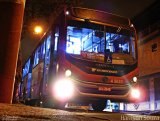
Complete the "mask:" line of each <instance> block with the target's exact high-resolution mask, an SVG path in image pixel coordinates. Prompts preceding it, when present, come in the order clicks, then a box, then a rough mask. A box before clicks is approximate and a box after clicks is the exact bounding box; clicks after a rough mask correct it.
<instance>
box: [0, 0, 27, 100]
mask: <svg viewBox="0 0 160 121" xmlns="http://www.w3.org/2000/svg"><path fill="white" fill-rule="evenodd" d="M24 6H25V0H0V103H12V97H13V88H14V81H15V75H16V65H17V59H18V51H19V46H20V37H21V30H22V22H23V15H24Z"/></svg>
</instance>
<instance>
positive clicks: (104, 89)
mask: <svg viewBox="0 0 160 121" xmlns="http://www.w3.org/2000/svg"><path fill="white" fill-rule="evenodd" d="M98 90H99V91H107V92H110V91H111V88H110V87H99V88H98Z"/></svg>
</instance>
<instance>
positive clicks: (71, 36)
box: [66, 25, 135, 60]
mask: <svg viewBox="0 0 160 121" xmlns="http://www.w3.org/2000/svg"><path fill="white" fill-rule="evenodd" d="M134 46H135V44H134V37H133V34H132V33H131V31H129V30H126V29H122V28H120V27H118V28H116V27H114V28H113V27H112V28H111V27H108V26H102V25H99V26H98V25H96V27H94V26H90V27H86V26H85V27H83V26H81V27H79V26H78V27H77V26H68V27H67V42H66V52H67V53H70V54H75V55H82V57H84V56H85V54H86V53H87V54H90V55H94V54H96V55H98V54H99V56H102V57H105V54H111V55H112V58H114V57H115V56H116V57H118V56H117V54H118V55H119V56H120V57H122V56H123V57H124V55H125V56H126V57H127V58H132V60H133V57H134V58H135V47H134ZM123 57H122V58H123ZM93 58H95V57H93ZM88 59H90V58H88ZM101 60H103V59H101Z"/></svg>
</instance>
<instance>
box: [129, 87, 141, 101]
mask: <svg viewBox="0 0 160 121" xmlns="http://www.w3.org/2000/svg"><path fill="white" fill-rule="evenodd" d="M131 96H132V98H134V99H139V98H140V96H141V95H140V90H139V89H136V88H133V89H132V90H131Z"/></svg>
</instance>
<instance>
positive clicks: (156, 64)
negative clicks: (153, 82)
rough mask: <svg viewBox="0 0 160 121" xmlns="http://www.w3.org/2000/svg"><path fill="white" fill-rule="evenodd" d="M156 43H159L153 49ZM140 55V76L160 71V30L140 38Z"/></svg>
mask: <svg viewBox="0 0 160 121" xmlns="http://www.w3.org/2000/svg"><path fill="white" fill-rule="evenodd" d="M154 44H157V50H155V51H153V50H152V46H154ZM152 51H153V52H152ZM138 55H139V69H140V76H146V75H150V74H153V73H157V72H160V32H158V31H155V32H153V33H151V34H149V35H148V36H145V37H144V38H140V43H139V45H138Z"/></svg>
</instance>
